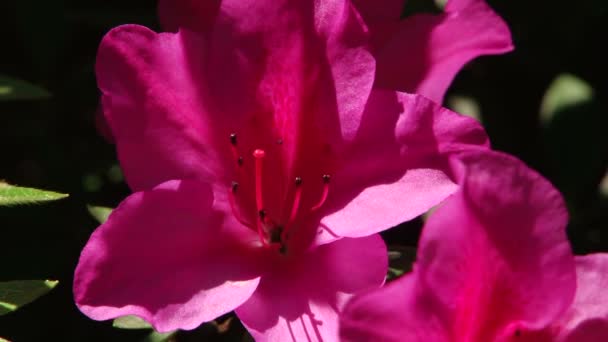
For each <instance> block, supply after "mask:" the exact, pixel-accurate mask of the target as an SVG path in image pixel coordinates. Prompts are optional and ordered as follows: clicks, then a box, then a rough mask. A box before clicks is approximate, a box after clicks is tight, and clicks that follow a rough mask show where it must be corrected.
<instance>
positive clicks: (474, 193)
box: [416, 151, 576, 341]
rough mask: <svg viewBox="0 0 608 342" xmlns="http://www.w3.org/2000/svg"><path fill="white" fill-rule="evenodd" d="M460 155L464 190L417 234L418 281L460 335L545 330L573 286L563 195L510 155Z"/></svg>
mask: <svg viewBox="0 0 608 342" xmlns="http://www.w3.org/2000/svg"><path fill="white" fill-rule="evenodd" d="M460 160H462V164H463V165H464V170H465V171H464V178H463V181H462V190H461V191H459V192H458V193H457V195H455V196H454V197H452V198H451V199H450V200H449V201H446V203H445V205H444V206H442V207H440V208H439V209H438V210H437V211H436V212H435V213H434V214H433V215H432V216H431V217H430V218H429V220H428V221H427V224H426V226H425V227H424V230H423V233H422V237H421V240H420V248H419V252H418V262H417V266H416V272H417V274H418V279H420V280H419V282H420V285H421V286H424V287H426V290H427V293H431V294H433V296H434V297H435V298H436V307H435V312H437V313H438V315H439V316H440V317H447V321H448V324H449V325H450V326H451V329H452V331H451V334H452V336H456V337H457V339H458V340H479V341H492V340H494V339H496V338H497V337H499V336H504V334H505V333H506V332H507V331H508V332H509V333H512V334H519V333H520V332H521V331H520V329H521V328H525V329H529V330H540V329H543V328H545V327H548V326H549V324H551V323H552V322H553V321H554V320H555V319H557V317H559V316H560V315H561V314H562V313H563V312H564V311H565V310H566V309H567V307H568V306H569V305H570V303H571V301H572V298H573V296H574V291H575V286H576V284H575V272H574V258H573V256H572V252H571V250H570V246H569V243H568V240H567V237H566V232H565V226H566V223H567V219H568V215H567V212H566V209H565V206H564V203H563V199H562V198H561V196H560V194H559V192H558V191H557V190H556V189H555V188H553V187H552V186H551V184H550V183H549V182H548V181H547V180H545V179H543V178H542V177H541V176H540V175H539V174H537V173H536V172H534V171H532V170H531V169H529V168H528V167H526V166H525V165H524V164H523V163H521V162H520V161H518V160H517V159H515V158H513V157H510V156H507V155H505V154H501V153H497V152H489V151H486V152H476V153H473V152H471V153H468V154H467V155H465V156H463V157H462V159H459V160H458V163H460ZM518 327H519V328H518Z"/></svg>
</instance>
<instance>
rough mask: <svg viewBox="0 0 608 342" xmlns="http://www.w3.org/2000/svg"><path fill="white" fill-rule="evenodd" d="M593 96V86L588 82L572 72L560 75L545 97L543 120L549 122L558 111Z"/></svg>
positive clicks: (542, 110) (541, 112)
mask: <svg viewBox="0 0 608 342" xmlns="http://www.w3.org/2000/svg"><path fill="white" fill-rule="evenodd" d="M592 98H593V88H592V87H591V86H590V85H589V84H588V83H587V82H585V81H583V80H582V79H580V78H578V77H576V76H574V75H571V74H561V75H558V76H557V77H556V78H555V80H553V82H552V83H551V85H550V86H549V88H548V89H547V91H546V93H545V96H544V97H543V102H542V104H541V109H540V114H541V120H542V121H543V123H547V122H549V121H551V120H552V119H553V117H554V116H555V114H556V113H557V112H559V111H561V110H564V109H566V108H568V107H573V106H576V105H579V104H582V103H585V102H588V101H590V100H591V99H592Z"/></svg>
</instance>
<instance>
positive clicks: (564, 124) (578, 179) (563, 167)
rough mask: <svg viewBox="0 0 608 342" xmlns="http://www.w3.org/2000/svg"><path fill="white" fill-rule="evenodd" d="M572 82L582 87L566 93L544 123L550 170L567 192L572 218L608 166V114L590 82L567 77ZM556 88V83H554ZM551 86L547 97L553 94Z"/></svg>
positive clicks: (561, 187) (590, 195)
mask: <svg viewBox="0 0 608 342" xmlns="http://www.w3.org/2000/svg"><path fill="white" fill-rule="evenodd" d="M567 79H568V80H569V81H568V82H570V85H571V86H573V87H575V88H576V87H579V90H577V91H572V92H571V95H572V94H578V95H572V96H571V97H570V98H569V100H568V101H566V99H568V95H563V97H564V98H563V99H561V100H560V102H559V105H558V106H556V107H552V108H555V112H554V113H552V115H551V118H550V120H549V121H546V122H545V125H544V127H543V140H544V141H543V145H544V149H545V153H544V155H545V158H546V161H547V165H548V166H549V167H550V170H549V172H548V174H549V175H550V178H551V180H552V181H553V182H554V183H555V185H556V186H557V188H558V189H559V190H560V191H561V192H562V193H563V194H564V196H565V198H566V201H567V202H568V204H569V209H570V210H571V214H572V216H573V218H576V216H577V212H579V211H580V210H583V211H584V209H585V208H586V207H587V206H588V205H589V203H588V202H589V201H590V200H592V199H593V198H595V196H596V195H597V193H598V186H599V185H600V183H601V181H602V178H603V177H604V175H605V174H606V168H607V167H608V153H606V151H608V135H606V127H608V116H606V110H607V109H606V107H605V104H604V103H603V102H602V101H601V99H599V98H597V97H594V96H593V90H592V89H588V88H587V87H588V86H587V85H583V83H580V82H582V81H580V82H579V81H575V78H574V77H573V76H572V77H568V78H567ZM552 88H553V87H552ZM551 92H552V90H551V88H550V89H549V90H547V95H546V96H545V98H549V97H551V96H552V95H550V93H551Z"/></svg>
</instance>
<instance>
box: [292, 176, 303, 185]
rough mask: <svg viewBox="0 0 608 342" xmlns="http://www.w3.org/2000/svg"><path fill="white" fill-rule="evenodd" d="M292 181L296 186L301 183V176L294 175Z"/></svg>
mask: <svg viewBox="0 0 608 342" xmlns="http://www.w3.org/2000/svg"><path fill="white" fill-rule="evenodd" d="M294 183H295V184H296V186H300V185H302V177H296V179H295V181H294Z"/></svg>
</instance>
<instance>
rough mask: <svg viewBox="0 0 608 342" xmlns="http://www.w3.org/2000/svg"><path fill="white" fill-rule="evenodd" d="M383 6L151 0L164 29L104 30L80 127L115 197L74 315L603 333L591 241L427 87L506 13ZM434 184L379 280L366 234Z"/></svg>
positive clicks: (533, 337)
mask: <svg viewBox="0 0 608 342" xmlns="http://www.w3.org/2000/svg"><path fill="white" fill-rule="evenodd" d="M402 7H403V1H402V0H382V1H371V0H316V1H301V0H221V1H220V0H209V1H197V0H173V1H169V0H160V2H159V14H160V19H161V24H162V26H163V29H164V30H165V32H163V33H156V32H153V31H151V30H149V29H147V28H145V27H142V26H137V25H125V26H121V27H117V28H115V29H113V30H112V31H110V32H109V33H108V34H107V35H106V36H105V37H104V39H103V41H102V43H101V46H100V48H99V52H98V59H97V65H96V72H97V79H98V85H99V88H100V90H101V91H102V106H101V108H102V110H101V111H100V112H102V115H103V120H102V121H100V122H102V124H103V125H107V128H108V131H107V133H108V135H110V136H111V137H112V139H113V140H114V142H115V143H116V148H117V153H118V158H119V160H120V163H121V167H122V169H123V171H124V174H125V177H126V180H127V183H128V184H129V186H130V187H131V189H132V190H133V191H134V193H133V194H132V195H131V196H129V197H128V198H126V199H125V200H124V201H123V202H122V203H121V204H120V205H119V207H118V208H116V209H115V210H114V211H113V213H112V215H111V216H110V217H109V219H108V221H107V222H106V223H104V224H103V225H101V226H100V227H99V228H98V229H97V230H96V231H95V232H94V233H93V234H92V236H91V238H90V240H89V242H88V243H87V245H86V246H85V248H84V250H83V251H82V254H81V258H80V261H79V264H78V266H77V268H76V273H75V279H74V295H75V300H76V303H77V305H78V307H79V308H80V310H81V311H82V312H84V313H85V314H86V315H87V316H89V317H91V318H93V319H97V320H105V319H110V318H114V317H118V316H122V315H128V314H132V315H137V316H140V317H142V318H144V319H145V320H147V321H149V322H150V323H151V324H152V325H153V326H154V327H155V328H156V329H157V330H159V331H170V330H174V329H194V328H196V327H197V326H198V325H200V324H201V323H203V322H207V321H211V320H213V319H215V318H217V317H219V316H221V315H223V314H225V313H228V312H231V311H233V310H234V311H235V312H236V315H237V316H238V317H239V319H240V320H241V321H242V322H243V324H244V325H245V326H246V328H247V329H248V330H249V332H250V333H251V334H252V335H253V336H254V338H255V339H256V340H258V341H334V340H338V339H339V333H341V336H342V337H343V338H344V339H346V340H356V341H358V340H363V341H383V340H387V341H393V340H394V341H402V340H405V341H430V342H434V341H508V340H526V341H528V340H529V341H545V340H547V341H553V340H557V341H562V340H563V341H604V340H606V339H605V338H604V339H602V338H603V337H606V336H607V335H606V332H607V331H608V329H607V328H606V321H605V320H606V319H607V316H606V310H605V308H604V305H602V303H603V302H604V301H603V298H602V297H603V296H602V294H601V291H600V289H601V288H602V287H603V286H605V285H606V283H607V282H608V280H607V279H608V278H607V277H606V276H605V274H606V272H605V271H608V266H607V265H608V264H607V262H608V261H606V260H608V258H607V257H605V256H604V255H592V256H586V257H574V256H573V255H572V253H571V251H570V247H569V245H568V242H567V239H566V236H565V224H566V221H567V214H566V211H565V209H564V206H563V203H562V200H561V197H560V196H559V194H558V193H557V191H556V190H555V189H553V188H552V187H551V185H550V184H549V183H548V182H547V181H545V180H544V179H542V178H541V177H540V176H538V175H537V174H536V173H534V172H533V171H531V170H529V169H528V168H527V167H525V166H524V165H523V164H521V163H520V162H519V161H517V160H514V159H513V158H511V157H508V156H505V155H502V154H499V153H495V152H491V151H490V150H489V148H488V145H489V143H488V139H487V136H486V134H485V132H484V130H483V128H482V127H481V126H480V125H479V124H478V123H477V122H476V121H474V120H472V119H469V118H467V117H464V116H461V115H458V114H456V113H454V112H451V111H449V110H447V109H445V108H442V107H441V106H440V105H438V104H437V103H440V102H441V101H442V99H443V96H444V94H445V91H446V89H447V87H448V86H449V84H450V82H451V81H452V79H453V77H454V76H455V74H456V73H457V72H458V71H459V70H460V69H461V68H462V66H463V65H464V64H466V63H467V62H468V61H470V60H471V59H473V58H475V57H477V56H480V55H484V54H497V53H503V52H507V51H509V50H511V49H512V45H511V39H510V34H509V30H508V28H507V27H506V25H505V23H504V22H503V21H502V20H501V19H500V18H499V17H498V16H497V15H496V14H495V13H494V12H493V11H492V10H491V9H490V8H489V7H488V6H487V4H486V3H485V2H484V1H482V0H449V1H448V2H447V5H446V7H445V11H444V13H442V14H439V15H430V14H419V15H414V16H411V17H408V18H406V19H404V20H400V13H401V9H402ZM413 93H416V94H417V95H413ZM448 197H449V199H448V200H446V201H445V203H444V204H443V206H442V207H441V208H440V209H438V210H437V211H436V212H435V214H433V215H432V217H431V219H430V220H429V222H428V223H427V226H426V227H425V229H424V232H423V236H422V238H421V241H420V248H419V251H418V261H417V264H416V267H415V270H414V271H413V272H412V273H411V274H409V275H406V276H404V277H403V278H402V279H399V280H397V281H395V282H393V283H391V284H389V285H387V286H385V287H383V288H381V286H382V285H383V283H384V280H385V275H386V271H387V251H386V246H385V245H384V243H383V241H382V239H381V238H380V236H379V235H378V234H377V233H378V232H380V231H382V230H385V229H388V228H391V227H393V226H395V225H397V224H399V223H401V222H404V221H407V220H409V219H412V218H414V217H416V216H418V215H420V214H422V213H424V212H426V211H427V210H428V209H430V208H431V207H433V206H435V205H437V204H439V203H441V202H442V201H444V200H445V199H446V198H448ZM379 288H380V289H379ZM353 298H354V299H353ZM349 300H350V302H349ZM347 302H349V304H347ZM340 315H342V326H341V327H339V322H340V318H339V317H340ZM594 338H595V340H594Z"/></svg>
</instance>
